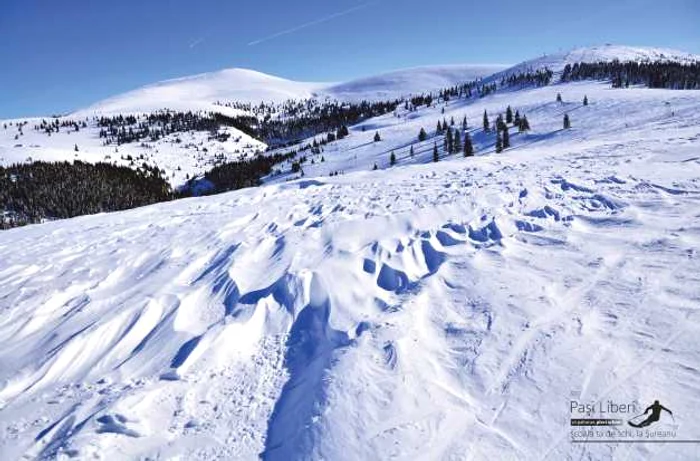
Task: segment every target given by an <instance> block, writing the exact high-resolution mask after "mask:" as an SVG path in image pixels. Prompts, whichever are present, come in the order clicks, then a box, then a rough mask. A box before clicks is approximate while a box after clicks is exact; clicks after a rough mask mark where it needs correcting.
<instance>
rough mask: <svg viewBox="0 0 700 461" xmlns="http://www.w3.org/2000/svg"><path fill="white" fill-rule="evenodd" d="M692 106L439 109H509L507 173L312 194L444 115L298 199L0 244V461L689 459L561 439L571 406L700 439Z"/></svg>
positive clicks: (530, 100)
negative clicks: (652, 415) (617, 410)
mask: <svg viewBox="0 0 700 461" xmlns="http://www.w3.org/2000/svg"><path fill="white" fill-rule="evenodd" d="M557 92H561V93H563V95H564V96H565V102H564V103H561V104H560V103H555V102H554V98H555V95H556V93H557ZM584 94H586V95H588V97H589V98H590V100H591V104H590V105H589V106H588V107H585V108H583V107H580V106H579V105H578V104H575V103H573V102H570V101H574V100H575V101H579V100H580V99H581V98H582V96H583V95H584ZM567 99H568V101H567ZM666 103H668V104H666ZM699 103H700V95H699V94H698V93H697V92H692V91H670V90H645V89H630V90H619V91H613V90H610V89H609V88H608V86H607V85H604V84H599V83H576V84H567V85H557V86H555V87H547V88H539V89H532V90H524V91H519V92H512V93H509V94H508V95H499V94H497V95H495V96H493V97H490V98H485V99H484V100H481V101H479V102H478V103H474V104H473V105H464V104H461V105H460V104H459V103H455V104H454V105H448V106H447V108H446V114H445V115H444V116H445V117H448V118H449V117H450V116H455V118H458V117H459V116H460V114H464V113H465V112H466V113H467V115H468V117H469V120H479V116H480V115H481V113H482V112H483V110H484V108H487V109H488V110H489V112H490V113H495V111H497V110H502V109H503V107H504V106H505V105H506V104H512V105H513V106H514V107H519V108H523V107H524V108H526V109H527V111H526V112H527V114H528V118H529V119H530V123H531V124H532V126H533V130H532V133H529V134H522V135H520V134H519V135H513V148H511V149H508V150H506V151H505V152H504V153H503V154H493V153H492V151H493V149H492V147H493V146H492V145H490V144H489V143H488V142H487V140H486V138H484V140H483V142H482V141H479V142H478V147H479V150H478V151H477V154H478V155H477V156H476V157H474V158H467V159H465V158H461V157H459V156H454V157H452V158H447V159H444V158H443V159H441V161H440V162H438V163H436V164H433V163H427V164H422V165H420V164H417V163H426V161H427V162H429V160H426V159H428V158H429V156H430V153H425V154H424V153H417V154H416V157H415V159H414V161H413V162H409V161H408V160H405V161H403V160H402V161H403V162H404V163H416V164H412V165H410V166H406V167H403V166H402V163H401V162H400V163H399V166H397V167H394V168H389V169H385V170H383V171H356V172H354V173H351V174H350V173H348V174H345V175H340V176H334V177H327V176H325V174H324V173H325V170H323V169H324V168H339V166H340V165H347V166H350V165H352V164H353V163H354V162H356V160H355V158H354V156H355V155H358V158H360V159H362V161H363V162H364V163H367V164H369V163H370V162H373V161H379V160H380V159H381V160H384V161H386V157H387V155H388V154H387V152H388V151H389V150H390V149H392V148H394V147H395V146H396V145H399V144H402V143H403V144H404V145H408V143H409V142H410V141H411V140H412V138H414V137H415V135H416V134H417V132H418V128H419V127H420V126H421V125H425V126H432V125H433V124H434V122H435V121H436V120H437V119H438V117H439V119H442V117H443V114H441V113H440V112H439V108H435V109H434V111H427V112H425V113H419V114H418V118H416V119H410V120H408V121H406V120H395V119H392V118H391V117H388V116H387V117H380V118H379V119H377V120H372V121H371V123H374V124H377V125H380V126H381V127H382V134H383V138H384V140H383V141H382V142H380V143H373V144H372V147H367V146H365V147H362V146H364V145H365V141H366V140H365V139H364V138H362V136H365V135H363V134H362V132H361V131H360V130H359V129H353V130H351V135H350V136H349V137H348V138H347V139H346V140H343V141H342V143H339V144H338V145H337V147H333V148H329V149H328V150H327V151H326V152H325V153H324V155H325V156H326V162H324V163H323V164H318V165H317V166H316V167H314V168H317V169H314V168H309V169H308V170H307V178H305V179H302V180H296V181H286V182H277V183H274V181H273V182H272V183H271V184H268V185H266V186H263V187H260V188H253V189H246V190H241V191H237V192H232V193H228V194H223V195H217V196H212V197H202V198H193V199H185V200H179V201H176V202H170V203H163V204H158V205H153V206H149V207H144V208H139V209H134V210H130V211H125V212H119V213H112V214H102V215H95V216H85V217H80V218H75V219H71V220H64V221H58V222H51V223H46V224H41V225H33V226H27V227H25V228H18V229H13V230H10V231H4V232H2V233H0V344H2V347H1V348H0V453H1V454H2V456H0V457H1V458H2V459H8V460H13V459H22V457H27V458H29V459H53V458H56V457H58V458H68V457H75V458H78V459H89V458H93V457H95V458H101V459H140V458H149V459H155V458H158V459H161V458H162V459H170V458H178V457H179V458H182V459H215V458H216V459H256V458H259V457H262V458H263V459H269V460H278V459H279V460H288V459H348V460H356V459H389V458H397V459H479V460H480V459H503V460H509V459H512V460H515V459H518V460H520V459H659V460H661V459H663V460H667V459H692V458H694V457H696V455H697V454H698V448H697V445H693V444H619V445H613V446H608V445H606V444H574V443H572V442H571V441H570V438H571V436H570V432H571V427H570V417H571V413H570V399H572V398H575V399H577V400H580V401H586V402H602V401H605V400H607V399H618V400H621V401H633V400H638V401H639V402H647V401H649V402H652V401H654V400H655V399H662V400H663V404H664V405H665V406H668V407H669V408H671V409H673V410H674V418H675V422H676V424H677V425H678V427H677V429H676V430H677V432H678V434H679V437H680V436H682V437H684V438H693V437H695V438H700V423H698V421H697V419H696V418H695V413H696V411H695V410H694V409H695V408H698V406H699V405H700V371H699V370H698V365H697V364H698V363H699V362H700V349H698V346H697V340H696V338H697V334H698V332H699V331H698V330H699V329H700V317H699V308H700V291H699V289H698V286H700V276H699V275H698V274H700V259H698V248H700V174H698V171H700V170H699V168H700V160H699V159H698V154H697V150H698V148H699V147H700V129H699V128H698V126H700V113H698V111H697V108H698V107H699ZM669 106H670V108H669ZM562 107H564V108H565V109H568V110H569V111H570V112H571V114H572V120H573V129H571V130H566V131H561V130H559V128H560V125H561V114H562V112H563V109H562ZM499 108H500V109H499ZM574 114H575V115H574ZM372 134H373V132H368V133H366V136H367V137H370V136H371V135H372ZM358 146H360V147H358ZM348 169H350V168H348ZM361 169H364V170H369V167H363V168H359V167H358V168H357V170H361ZM310 177H313V178H310Z"/></svg>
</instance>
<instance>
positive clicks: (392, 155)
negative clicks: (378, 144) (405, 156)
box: [389, 150, 396, 166]
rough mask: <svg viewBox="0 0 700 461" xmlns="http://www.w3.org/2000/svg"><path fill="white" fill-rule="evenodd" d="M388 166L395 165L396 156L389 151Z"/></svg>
mask: <svg viewBox="0 0 700 461" xmlns="http://www.w3.org/2000/svg"><path fill="white" fill-rule="evenodd" d="M389 165H391V166H394V165H396V154H394V151H393V150H392V151H391V156H390V157H389Z"/></svg>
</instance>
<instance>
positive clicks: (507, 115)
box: [506, 106, 513, 123]
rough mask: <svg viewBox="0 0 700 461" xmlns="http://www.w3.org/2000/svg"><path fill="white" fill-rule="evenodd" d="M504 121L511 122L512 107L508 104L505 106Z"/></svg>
mask: <svg viewBox="0 0 700 461" xmlns="http://www.w3.org/2000/svg"><path fill="white" fill-rule="evenodd" d="M506 123H513V109H511V108H510V106H508V107H507V108H506Z"/></svg>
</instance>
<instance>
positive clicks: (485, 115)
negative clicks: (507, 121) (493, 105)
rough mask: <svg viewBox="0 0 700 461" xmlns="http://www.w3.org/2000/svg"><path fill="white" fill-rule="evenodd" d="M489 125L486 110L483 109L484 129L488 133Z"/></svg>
mask: <svg viewBox="0 0 700 461" xmlns="http://www.w3.org/2000/svg"><path fill="white" fill-rule="evenodd" d="M489 125H490V123H489V116H488V114H487V113H486V110H484V131H486V132H487V133H488V131H489Z"/></svg>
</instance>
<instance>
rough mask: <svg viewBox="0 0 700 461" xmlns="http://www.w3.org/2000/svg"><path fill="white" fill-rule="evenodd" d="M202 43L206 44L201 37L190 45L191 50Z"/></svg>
mask: <svg viewBox="0 0 700 461" xmlns="http://www.w3.org/2000/svg"><path fill="white" fill-rule="evenodd" d="M202 42H204V37H200V38H198V39H197V40H195V41H193V42H192V43H190V50H191V49H192V48H194V47H195V46H197V45H199V44H201V43H202Z"/></svg>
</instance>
